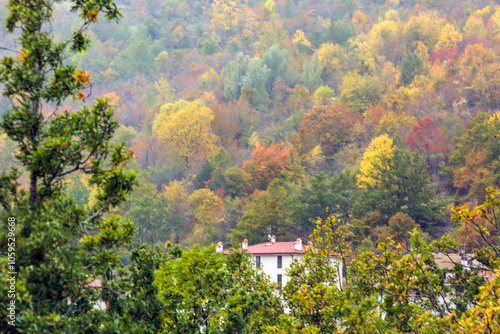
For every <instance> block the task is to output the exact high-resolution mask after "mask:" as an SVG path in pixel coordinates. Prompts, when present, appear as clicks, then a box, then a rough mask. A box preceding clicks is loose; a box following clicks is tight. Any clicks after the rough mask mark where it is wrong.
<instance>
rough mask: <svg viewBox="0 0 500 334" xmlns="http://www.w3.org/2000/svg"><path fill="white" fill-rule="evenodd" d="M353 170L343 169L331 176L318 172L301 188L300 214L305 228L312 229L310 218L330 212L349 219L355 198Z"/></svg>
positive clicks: (320, 216) (314, 218)
mask: <svg viewBox="0 0 500 334" xmlns="http://www.w3.org/2000/svg"><path fill="white" fill-rule="evenodd" d="M356 194H357V191H356V178H355V171H352V170H348V169H345V170H344V171H342V173H340V174H339V175H337V176H334V177H333V178H327V176H326V175H325V174H324V173H323V172H320V173H318V174H316V175H314V176H313V177H312V178H311V179H310V180H309V186H307V187H304V188H302V189H301V194H300V202H301V210H300V212H301V216H302V219H303V221H304V222H307V223H305V224H304V226H305V227H306V229H307V230H308V231H312V230H313V228H314V226H310V224H311V220H314V221H316V219H318V218H319V219H326V218H327V217H328V216H329V215H330V214H334V215H335V216H336V217H337V218H343V219H349V218H350V215H351V209H352V205H353V203H354V202H355V199H356Z"/></svg>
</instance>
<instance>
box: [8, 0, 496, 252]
mask: <svg viewBox="0 0 500 334" xmlns="http://www.w3.org/2000/svg"><path fill="white" fill-rule="evenodd" d="M117 4H118V5H119V8H120V10H121V12H122V14H123V18H122V19H121V20H120V22H119V23H117V22H115V21H110V22H108V21H106V20H98V21H97V24H95V25H93V26H92V27H90V29H89V30H88V32H87V34H88V36H89V37H90V38H91V40H92V42H93V43H92V45H91V46H90V47H89V49H88V50H87V52H86V53H84V54H77V55H74V56H73V55H72V56H71V57H68V59H67V61H69V62H71V64H74V65H76V66H77V67H78V68H80V69H83V70H85V71H88V72H89V73H90V81H91V82H92V90H91V95H90V98H92V99H94V98H96V97H107V98H108V99H109V101H110V103H111V104H112V105H113V107H114V108H115V116H116V117H117V119H118V120H119V122H120V127H119V129H118V130H117V132H116V135H115V138H114V139H113V140H114V142H125V144H126V149H128V150H130V151H132V152H133V155H134V157H135V160H134V162H133V164H132V165H131V167H130V168H132V169H133V170H135V171H136V172H137V173H138V175H139V187H137V188H136V189H135V191H134V193H133V194H132V195H131V197H130V199H129V200H128V202H127V203H126V204H125V205H124V206H123V207H122V208H121V209H120V210H119V211H117V213H119V214H121V215H123V216H124V217H126V218H129V219H131V220H132V221H133V222H134V224H135V226H136V227H137V229H138V232H139V234H138V235H137V236H136V238H135V244H136V245H138V244H141V243H144V242H147V243H150V244H160V245H163V244H164V243H165V241H167V240H170V241H172V242H174V243H179V244H181V245H184V246H192V245H193V244H196V243H198V244H201V245H209V244H210V243H213V242H215V243H216V242H218V241H223V242H224V243H225V244H226V245H232V244H238V243H240V242H241V240H242V239H244V238H247V239H248V240H249V241H250V243H256V242H262V241H265V240H266V237H267V235H268V234H269V228H270V229H271V231H272V234H275V235H276V236H277V237H278V240H295V238H296V237H298V236H300V237H302V238H308V236H309V235H310V233H311V232H312V230H313V227H314V223H313V222H314V221H315V220H316V218H318V217H321V218H325V217H327V215H328V212H327V210H326V208H327V207H328V208H329V213H333V214H334V215H335V216H337V218H340V219H341V220H342V222H343V224H344V225H345V228H346V229H348V230H349V231H350V232H351V233H352V247H353V248H357V247H359V246H360V245H361V244H363V249H365V248H366V247H368V248H370V247H376V245H377V244H378V243H379V242H380V241H383V240H384V239H385V237H386V236H387V235H390V234H394V233H397V231H395V230H394V226H395V225H398V226H404V228H405V232H406V231H411V230H412V229H413V228H414V227H418V228H420V229H422V231H424V232H425V233H428V234H429V236H430V237H431V238H432V237H438V236H441V235H443V234H446V233H454V237H455V238H457V240H460V242H461V243H468V242H467V236H466V234H465V233H464V229H463V228H462V229H461V227H460V226H454V225H453V224H450V215H449V209H450V208H451V207H452V206H454V205H457V204H464V203H470V204H473V205H474V204H481V203H482V202H483V201H484V198H485V188H486V187H487V186H496V185H497V183H498V180H499V175H500V174H499V172H500V171H499V169H498V168H500V165H499V162H498V156H499V154H500V143H499V142H498V139H497V137H496V136H495V135H496V134H497V132H498V129H499V128H500V119H499V116H498V114H497V111H498V110H499V108H500V72H499V63H498V57H499V56H500V47H499V45H500V44H499V39H500V7H498V6H495V5H494V4H493V3H490V2H488V1H424V0H422V1H403V0H402V1H398V0H394V1H361V0H359V1H333V0H332V1H293V0H286V1H277V2H274V1H273V0H269V1H266V2H264V1H248V2H247V1H222V0H221V1H208V2H206V1H205V2H204V1H175V0H168V1H164V2H162V1H130V2H121V1H120V2H118V3H117ZM54 8H55V9H54V21H53V23H52V29H53V30H54V32H57V33H56V34H55V37H56V40H65V39H67V38H68V37H69V34H70V32H71V27H75V26H77V25H78V24H80V23H81V21H82V20H81V18H78V17H75V15H72V14H71V13H70V12H69V9H70V5H69V3H68V4H66V3H61V4H56V5H55V7H54ZM1 10H2V11H3V12H2V15H1V16H2V17H5V16H6V8H5V5H3V6H2V9H1ZM1 36H2V37H1V39H2V40H5V41H9V38H8V37H7V35H5V33H2V35H1ZM11 40H12V38H11ZM7 44H9V43H7ZM87 93H88V92H86V94H87ZM66 103H67V104H63V105H62V106H60V107H59V108H60V109H64V108H66V109H71V108H75V105H74V104H73V100H71V99H70V100H67V101H66ZM0 105H1V108H2V109H3V110H6V108H7V107H8V103H7V99H5V98H3V99H2V100H1V101H0ZM43 107H44V112H45V113H46V114H47V115H48V114H50V113H51V112H52V111H53V109H55V105H51V104H47V105H44V106H43ZM0 145H1V147H2V149H1V154H2V159H1V165H2V166H1V167H2V169H4V170H5V169H6V168H8V167H11V166H15V165H16V162H15V160H14V158H13V156H14V155H15V146H14V145H13V144H12V142H11V141H9V140H8V139H7V137H6V136H5V135H2V137H1V143H0ZM66 188H67V190H68V191H69V193H71V194H72V195H73V196H74V197H75V199H76V201H77V202H78V204H90V205H91V204H92V200H91V199H90V198H92V196H93V194H94V192H95V189H94V188H92V187H90V186H89V185H88V180H87V179H86V177H85V175H84V174H74V175H73V176H72V177H71V179H69V180H68V181H67V183H66ZM395 221H398V222H401V221H402V222H404V223H403V224H400V223H394V222H395ZM391 222H393V223H391ZM402 235H405V233H402ZM468 247H470V248H472V247H474V246H473V245H472V244H470V245H468Z"/></svg>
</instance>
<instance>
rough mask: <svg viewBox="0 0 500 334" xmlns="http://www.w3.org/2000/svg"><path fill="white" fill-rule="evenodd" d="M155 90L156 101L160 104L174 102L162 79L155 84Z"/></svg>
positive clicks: (166, 84)
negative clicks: (156, 93) (156, 94)
mask: <svg viewBox="0 0 500 334" xmlns="http://www.w3.org/2000/svg"><path fill="white" fill-rule="evenodd" d="M155 89H156V91H157V92H158V99H159V100H160V101H161V102H163V103H167V102H170V101H173V100H174V98H175V95H174V93H173V92H172V88H170V83H169V82H168V81H167V79H165V78H163V77H162V78H161V79H160V80H159V81H157V82H155Z"/></svg>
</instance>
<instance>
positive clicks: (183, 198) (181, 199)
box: [161, 181, 188, 213]
mask: <svg viewBox="0 0 500 334" xmlns="http://www.w3.org/2000/svg"><path fill="white" fill-rule="evenodd" d="M161 195H162V196H163V197H165V198H166V200H167V202H168V203H169V204H170V205H171V206H172V207H173V208H174V210H175V211H176V213H179V212H182V211H183V210H184V208H185V206H186V203H187V199H188V192H187V191H186V189H184V187H183V186H182V185H181V184H180V183H179V182H177V181H171V182H170V184H169V185H168V186H164V187H163V191H162V193H161Z"/></svg>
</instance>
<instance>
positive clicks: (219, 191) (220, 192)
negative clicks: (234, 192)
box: [215, 188, 226, 200]
mask: <svg viewBox="0 0 500 334" xmlns="http://www.w3.org/2000/svg"><path fill="white" fill-rule="evenodd" d="M215 195H216V196H218V197H219V198H220V199H222V200H223V199H224V197H226V191H225V190H224V188H219V189H217V190H216V191H215Z"/></svg>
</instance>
